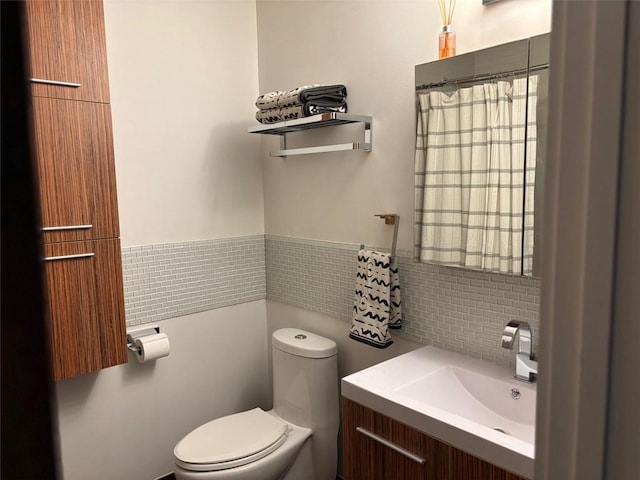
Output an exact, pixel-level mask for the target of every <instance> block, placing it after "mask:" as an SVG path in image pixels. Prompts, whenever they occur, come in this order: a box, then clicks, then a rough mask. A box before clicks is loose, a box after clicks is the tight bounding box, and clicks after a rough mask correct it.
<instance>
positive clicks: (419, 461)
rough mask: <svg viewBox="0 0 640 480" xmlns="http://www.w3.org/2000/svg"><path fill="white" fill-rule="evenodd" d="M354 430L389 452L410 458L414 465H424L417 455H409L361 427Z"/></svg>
mask: <svg viewBox="0 0 640 480" xmlns="http://www.w3.org/2000/svg"><path fill="white" fill-rule="evenodd" d="M356 430H357V431H358V432H360V433H361V434H363V435H365V436H367V437H369V438H371V439H372V440H375V441H376V442H378V443H381V444H382V445H384V446H385V447H389V448H390V449H391V450H394V451H396V452H398V453H400V454H401V455H404V456H405V457H407V458H410V459H411V460H413V461H414V462H416V463H419V464H420V465H424V463H425V462H426V460H425V459H424V458H422V457H419V456H418V455H415V454H413V453H411V452H410V451H409V450H405V449H404V448H402V447H400V446H398V445H396V444H395V443H392V442H390V441H389V440H387V439H385V438H382V437H381V436H380V435H376V434H375V433H373V432H370V431H369V430H367V429H365V428H362V427H356Z"/></svg>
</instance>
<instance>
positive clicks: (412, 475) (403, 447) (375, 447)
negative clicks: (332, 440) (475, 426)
mask: <svg viewBox="0 0 640 480" xmlns="http://www.w3.org/2000/svg"><path fill="white" fill-rule="evenodd" d="M343 441H344V478H345V480H376V479H379V480H394V479H412V480H413V479H415V480H422V479H424V480H427V479H429V480H434V479H438V480H440V479H442V480H446V479H449V461H450V450H451V448H450V447H449V445H447V444H444V443H442V442H439V441H437V440H435V439H434V438H431V437H429V436H428V435H425V434H424V433H422V432H419V431H418V430H415V429H413V428H411V427H409V426H407V425H404V424H402V423H400V422H397V421H395V420H393V419H391V418H389V417H387V416H385V415H382V414H380V413H378V412H375V411H373V410H371V409H369V408H366V407H363V406H362V405H360V404H358V403H356V402H353V401H351V400H349V399H347V398H343Z"/></svg>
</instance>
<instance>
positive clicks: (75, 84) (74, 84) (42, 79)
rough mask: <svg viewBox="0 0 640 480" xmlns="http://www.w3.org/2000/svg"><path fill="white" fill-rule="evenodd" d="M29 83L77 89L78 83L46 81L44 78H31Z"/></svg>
mask: <svg viewBox="0 0 640 480" xmlns="http://www.w3.org/2000/svg"><path fill="white" fill-rule="evenodd" d="M31 83H44V84H45V85H59V86H61V87H73V88H78V87H79V86H80V84H79V83H74V82H61V81H60V80H47V79H45V78H32V79H31Z"/></svg>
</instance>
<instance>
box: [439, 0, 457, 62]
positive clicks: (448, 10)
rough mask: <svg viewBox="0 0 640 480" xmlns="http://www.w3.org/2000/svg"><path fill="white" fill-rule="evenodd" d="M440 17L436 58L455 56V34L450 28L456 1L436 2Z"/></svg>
mask: <svg viewBox="0 0 640 480" xmlns="http://www.w3.org/2000/svg"><path fill="white" fill-rule="evenodd" d="M438 5H439V6H440V16H441V17H442V32H440V35H439V38H438V58H447V57H453V56H454V55H455V54H456V32H454V31H453V28H452V27H451V22H452V21H453V12H454V10H455V8H456V0H438Z"/></svg>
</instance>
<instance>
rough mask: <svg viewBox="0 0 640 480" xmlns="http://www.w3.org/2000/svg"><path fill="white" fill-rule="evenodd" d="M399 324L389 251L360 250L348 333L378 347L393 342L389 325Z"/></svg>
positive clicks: (397, 282)
mask: <svg viewBox="0 0 640 480" xmlns="http://www.w3.org/2000/svg"><path fill="white" fill-rule="evenodd" d="M401 326H402V313H401V300H400V279H399V275H398V267H397V265H396V263H395V259H394V258H392V257H391V256H390V255H389V254H388V253H382V252H374V251H371V250H360V251H359V252H358V269H357V273H356V288H355V299H354V302H353V316H352V322H351V330H350V332H349V336H350V337H351V338H352V339H354V340H357V341H359V342H363V343H366V344H367V345H371V346H374V347H378V348H385V347H388V346H389V345H391V344H392V343H393V340H392V338H391V335H390V333H389V329H390V328H400V327H401Z"/></svg>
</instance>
